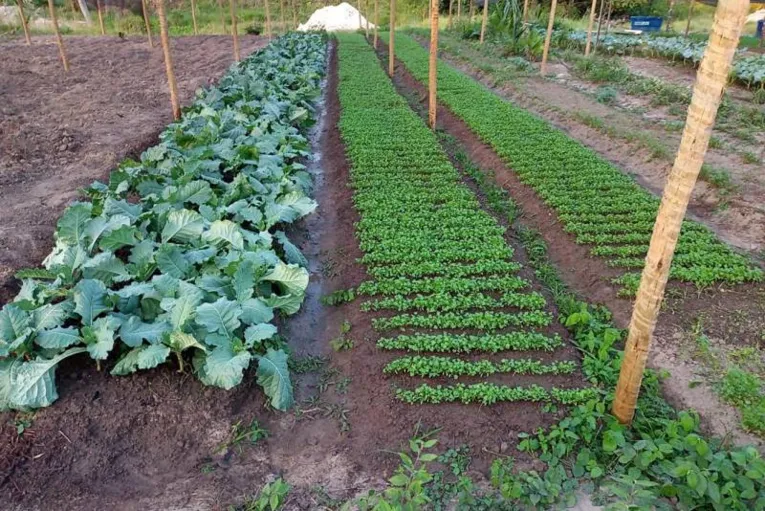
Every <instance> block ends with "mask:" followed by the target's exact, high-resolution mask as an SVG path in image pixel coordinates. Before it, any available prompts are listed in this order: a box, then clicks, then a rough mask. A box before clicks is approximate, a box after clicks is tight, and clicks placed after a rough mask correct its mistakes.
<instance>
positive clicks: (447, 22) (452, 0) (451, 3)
mask: <svg viewBox="0 0 765 511" xmlns="http://www.w3.org/2000/svg"><path fill="white" fill-rule="evenodd" d="M453 7H454V0H449V18H448V19H447V21H446V28H452V8H453Z"/></svg>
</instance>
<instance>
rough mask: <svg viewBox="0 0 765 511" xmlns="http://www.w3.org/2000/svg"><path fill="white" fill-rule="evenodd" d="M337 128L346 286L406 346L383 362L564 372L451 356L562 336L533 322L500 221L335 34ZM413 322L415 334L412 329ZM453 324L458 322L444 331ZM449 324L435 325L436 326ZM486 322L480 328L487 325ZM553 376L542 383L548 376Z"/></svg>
mask: <svg viewBox="0 0 765 511" xmlns="http://www.w3.org/2000/svg"><path fill="white" fill-rule="evenodd" d="M338 39H339V40H340V45H339V62H340V69H339V76H340V80H339V96H340V104H341V107H342V113H341V117H340V124H339V127H340V131H341V134H342V137H343V141H344V143H345V148H346V154H347V155H348V158H349V160H350V162H351V186H352V188H353V190H354V195H353V202H354V205H355V207H356V209H357V210H358V212H359V214H360V220H359V222H358V223H357V224H356V230H357V231H356V232H357V237H358V239H359V240H360V247H361V249H362V250H363V252H364V256H363V257H362V258H361V262H363V263H364V264H366V265H367V266H368V273H369V275H370V276H371V277H372V278H371V280H368V281H366V282H363V283H362V284H361V285H359V286H358V287H357V288H356V290H355V291H356V294H357V295H358V296H364V297H369V298H368V299H367V300H366V301H365V302H364V303H363V304H362V305H361V309H362V310H363V311H365V312H368V313H370V314H373V313H375V312H376V311H395V315H390V314H389V313H388V314H385V315H384V316H382V317H381V315H379V314H376V315H375V316H377V317H373V319H372V325H373V327H374V328H375V329H376V330H379V331H389V330H390V331H393V332H394V333H393V335H392V336H391V337H387V338H383V339H380V340H378V343H377V345H378V347H379V348H381V349H386V350H396V351H415V352H419V354H418V355H417V356H409V357H407V356H404V357H402V358H397V359H394V360H393V361H391V362H390V364H389V365H388V367H387V368H386V369H385V372H386V373H389V374H395V375H401V378H400V379H402V378H404V377H406V376H407V375H408V376H411V377H432V378H438V377H451V378H457V379H459V378H463V377H465V378H470V377H473V378H475V377H481V378H486V377H488V376H490V375H494V376H493V377H494V378H499V379H502V378H503V376H504V375H506V374H508V373H527V374H547V375H549V376H550V378H551V379H554V378H555V375H563V374H569V373H571V372H573V371H575V370H576V369H577V364H576V363H575V362H556V363H551V364H543V363H541V362H539V361H538V360H529V359H527V358H519V359H509V358H504V359H502V360H501V361H496V362H495V361H491V360H487V359H475V358H473V357H471V359H470V360H462V359H460V358H458V357H456V356H453V357H438V356H434V355H433V354H432V353H451V354H454V355H472V354H491V353H498V352H507V351H522V350H538V351H546V352H550V351H553V350H555V349H557V348H560V347H561V346H563V341H562V339H561V338H560V337H559V336H556V335H554V334H552V333H547V332H545V331H543V330H544V329H547V328H548V327H549V325H550V324H551V323H552V321H553V316H552V314H551V313H550V312H549V307H548V304H547V302H546V300H545V298H544V296H543V295H542V294H541V293H539V292H535V291H533V290H532V288H533V282H531V281H529V280H527V279H524V278H521V277H518V276H516V275H515V273H516V272H518V271H519V270H521V265H520V264H518V263H517V262H515V261H513V256H514V253H513V250H512V248H511V247H510V246H508V244H507V241H506V240H505V228H503V227H502V226H501V225H500V224H499V223H498V222H497V221H496V220H495V219H494V218H493V217H492V216H491V215H489V214H488V213H486V212H485V211H483V210H482V209H481V206H480V203H479V201H478V199H477V197H476V196H475V194H474V193H473V192H472V191H471V190H470V189H469V188H468V187H467V186H466V185H464V184H463V183H462V182H461V178H460V175H459V174H458V172H457V171H456V169H455V168H454V166H452V164H451V162H450V161H449V159H448V157H447V155H446V154H445V153H444V151H443V149H442V148H441V145H440V144H439V142H438V140H437V138H436V137H435V135H434V134H433V133H432V132H431V131H430V130H429V129H428V128H427V127H426V126H425V124H424V123H423V121H422V120H421V119H420V118H419V117H418V116H417V115H416V114H415V113H414V112H413V111H412V110H411V109H410V108H409V106H408V105H407V103H406V101H405V100H404V99H403V98H402V97H400V96H399V95H398V94H397V93H396V91H395V89H394V88H393V85H392V83H391V82H390V80H389V79H388V77H387V76H386V75H385V73H384V72H383V70H382V68H381V66H380V64H379V62H378V60H377V57H376V56H375V54H374V52H373V51H372V49H371V48H370V47H369V45H368V44H367V43H366V41H365V40H364V38H363V37H360V36H358V35H355V34H354V35H341V36H338ZM412 330H416V332H417V333H416V334H412ZM455 330H456V331H459V333H455ZM447 331H448V332H450V333H446V332H447ZM488 332H491V333H490V334H489V333H488ZM553 383H554V382H551V384H553ZM588 393H590V390H579V389H570V390H564V391H558V390H547V389H544V388H542V387H529V388H518V387H514V386H508V385H502V384H498V383H496V382H495V383H491V384H489V383H481V384H473V385H469V386H465V385H464V384H462V383H458V385H457V386H456V387H444V388H441V387H439V388H430V387H427V386H425V387H420V388H417V389H414V390H409V389H403V388H400V389H399V390H398V393H397V396H398V397H399V398H400V399H402V400H403V401H405V402H407V403H412V404H414V403H437V402H450V401H460V402H464V403H483V404H491V403H496V402H500V401H520V400H523V401H534V402H541V401H549V400H557V401H561V402H566V403H571V402H574V401H577V402H578V401H579V400H581V399H582V396H583V395H585V394H588Z"/></svg>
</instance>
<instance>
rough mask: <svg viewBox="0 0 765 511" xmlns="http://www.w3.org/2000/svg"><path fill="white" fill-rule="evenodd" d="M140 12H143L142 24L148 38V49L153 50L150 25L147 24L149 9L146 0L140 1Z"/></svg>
mask: <svg viewBox="0 0 765 511" xmlns="http://www.w3.org/2000/svg"><path fill="white" fill-rule="evenodd" d="M141 10H142V11H143V22H144V23H145V24H146V36H147V37H148V38H149V48H154V41H152V40H151V24H149V8H148V6H147V5H146V0H141Z"/></svg>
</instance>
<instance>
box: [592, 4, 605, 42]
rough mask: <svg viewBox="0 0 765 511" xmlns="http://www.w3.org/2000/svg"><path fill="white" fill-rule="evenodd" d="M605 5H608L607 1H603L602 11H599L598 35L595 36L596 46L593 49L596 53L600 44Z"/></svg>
mask: <svg viewBox="0 0 765 511" xmlns="http://www.w3.org/2000/svg"><path fill="white" fill-rule="evenodd" d="M605 4H606V0H601V2H600V9H599V11H598V35H597V36H595V46H594V47H593V49H592V51H595V50H597V49H598V43H599V42H600V27H602V26H603V6H604V5H605Z"/></svg>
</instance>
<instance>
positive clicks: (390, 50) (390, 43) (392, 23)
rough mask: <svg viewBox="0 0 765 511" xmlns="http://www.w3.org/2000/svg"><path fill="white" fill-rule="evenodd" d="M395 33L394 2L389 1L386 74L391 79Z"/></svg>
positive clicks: (394, 59) (394, 0)
mask: <svg viewBox="0 0 765 511" xmlns="http://www.w3.org/2000/svg"><path fill="white" fill-rule="evenodd" d="M395 33H396V0H390V32H388V74H389V75H390V76H391V78H392V77H393V71H394V69H393V68H394V64H395V63H396V51H395V45H394V43H395V36H394V34H395Z"/></svg>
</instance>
